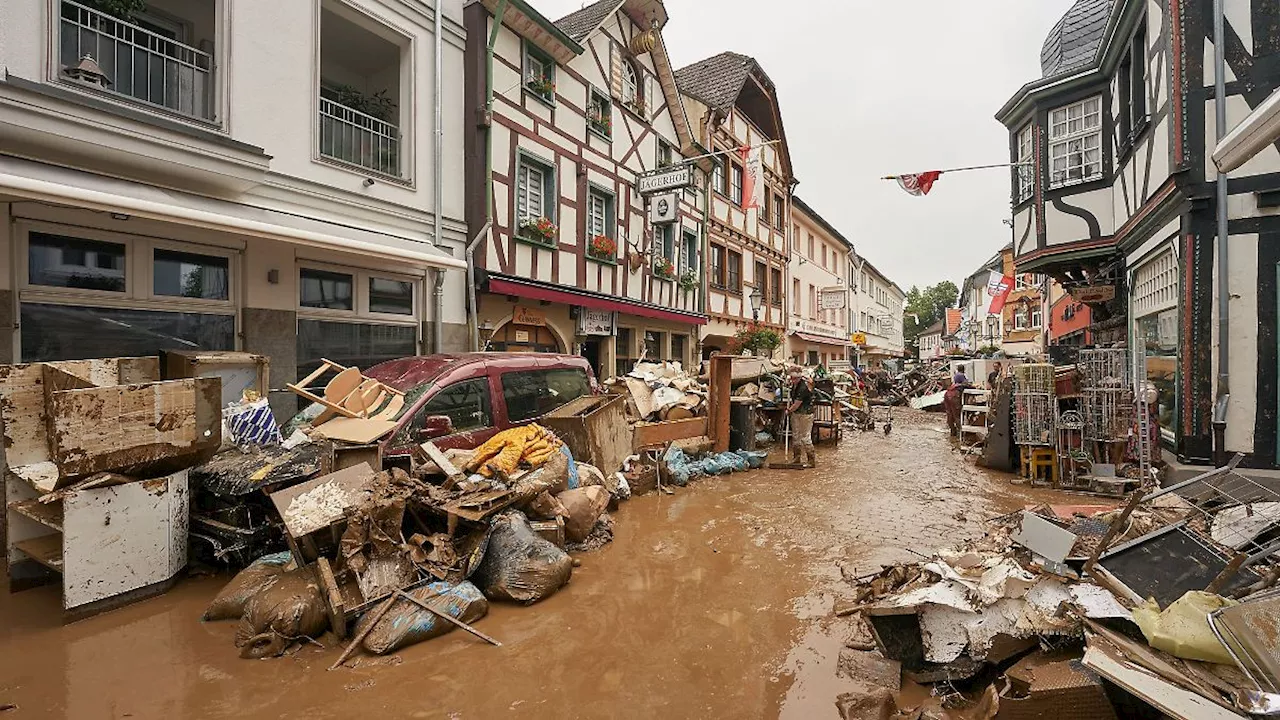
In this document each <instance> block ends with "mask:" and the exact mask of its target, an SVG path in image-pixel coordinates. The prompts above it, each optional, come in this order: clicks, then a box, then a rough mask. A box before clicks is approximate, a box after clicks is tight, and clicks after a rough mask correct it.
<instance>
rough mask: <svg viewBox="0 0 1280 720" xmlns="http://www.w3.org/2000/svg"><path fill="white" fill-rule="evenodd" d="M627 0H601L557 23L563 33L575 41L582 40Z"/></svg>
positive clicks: (566, 16)
mask: <svg viewBox="0 0 1280 720" xmlns="http://www.w3.org/2000/svg"><path fill="white" fill-rule="evenodd" d="M624 1H625V0H600V1H599V2H597V3H592V4H591V5H588V6H586V7H584V8H582V9H581V10H578V11H576V12H571V13H569V14H568V15H565V16H564V17H562V18H560V19H559V20H557V21H556V22H555V26H556V27H558V28H560V30H561V32H563V33H564V34H565V35H568V36H569V37H571V38H573V39H574V42H577V41H579V40H582V38H584V37H586V36H587V35H589V34H590V33H591V31H592V30H595V29H596V28H598V27H600V23H602V22H604V21H605V19H606V18H608V17H609V16H610V15H612V14H613V12H614V11H615V10H617V9H618V7H619V6H621V5H622V3H623V2H624Z"/></svg>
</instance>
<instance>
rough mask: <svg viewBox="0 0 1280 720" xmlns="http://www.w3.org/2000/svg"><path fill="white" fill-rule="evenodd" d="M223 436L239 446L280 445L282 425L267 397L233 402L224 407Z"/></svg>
mask: <svg viewBox="0 0 1280 720" xmlns="http://www.w3.org/2000/svg"><path fill="white" fill-rule="evenodd" d="M222 425H223V436H224V437H227V438H229V439H230V441H231V443H232V444H234V445H236V446H237V447H244V446H246V445H279V444H280V443H281V442H282V438H281V436H280V427H279V426H278V425H276V417H275V415H272V414H271V406H270V405H268V404H267V400H266V398H259V399H257V400H252V401H249V402H238V403H231V404H230V405H228V406H226V407H225V408H223V409H222Z"/></svg>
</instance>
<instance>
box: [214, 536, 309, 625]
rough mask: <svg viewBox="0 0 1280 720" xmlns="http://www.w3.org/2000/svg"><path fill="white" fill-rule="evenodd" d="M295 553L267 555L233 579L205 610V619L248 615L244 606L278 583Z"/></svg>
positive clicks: (233, 618)
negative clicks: (245, 613)
mask: <svg viewBox="0 0 1280 720" xmlns="http://www.w3.org/2000/svg"><path fill="white" fill-rule="evenodd" d="M291 562H293V553H291V552H289V551H288V550H285V551H283V552H278V553H272V554H270V555H263V556H262V557H260V558H258V559H257V560H254V561H253V562H252V563H249V566H248V567H246V568H245V569H243V570H241V571H240V572H238V573H236V576H235V577H233V578H231V582H228V583H227V584H226V585H225V586H223V588H222V591H221V592H219V593H218V596H217V597H215V598H214V599H213V602H211V603H209V607H208V608H207V609H206V610H205V611H204V616H203V618H202V619H204V620H236V619H238V618H240V617H241V616H242V615H244V606H245V605H246V604H248V602H249V600H250V599H252V598H253V596H254V595H257V594H258V593H260V592H262V591H263V590H264V589H266V588H268V587H271V586H272V585H273V584H275V581H276V579H277V578H279V577H280V576H281V575H282V574H284V571H285V570H286V569H288V566H289V563H291Z"/></svg>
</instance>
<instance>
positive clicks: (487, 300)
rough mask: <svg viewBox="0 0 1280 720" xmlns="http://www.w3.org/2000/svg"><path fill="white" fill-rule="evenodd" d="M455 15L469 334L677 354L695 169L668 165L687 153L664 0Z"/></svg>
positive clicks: (611, 352)
mask: <svg viewBox="0 0 1280 720" xmlns="http://www.w3.org/2000/svg"><path fill="white" fill-rule="evenodd" d="M499 12H501V13H502V17H501V19H500V20H495V14H497V13H499ZM464 14H465V21H466V28H467V38H468V62H467V70H466V83H467V87H468V104H469V105H470V110H471V112H472V113H473V114H472V115H471V116H470V117H472V118H474V119H475V122H474V123H473V127H472V130H471V131H470V132H469V139H468V147H467V156H468V164H467V196H468V204H467V216H468V219H469V223H470V226H471V228H472V232H473V233H479V235H478V236H477V238H476V239H475V242H476V243H477V245H476V248H475V253H476V254H475V263H476V266H477V268H478V272H477V290H478V291H479V292H478V316H477V317H478V324H479V333H478V336H479V339H480V340H481V341H485V342H486V344H487V347H488V348H489V349H492V350H507V351H532V352H569V353H580V354H582V355H584V356H586V357H587V358H588V360H589V361H590V362H591V363H592V364H593V366H594V367H595V368H596V371H597V373H598V374H599V375H601V376H602V377H609V376H611V375H613V374H615V373H621V372H626V371H627V370H629V369H630V366H631V365H633V364H634V363H635V361H636V360H638V359H642V358H647V359H651V360H676V361H680V362H683V363H689V362H692V361H693V360H694V358H696V357H697V355H698V349H697V342H698V327H699V325H701V324H703V323H705V321H706V316H705V314H704V313H703V303H704V300H705V295H704V293H703V290H702V287H703V275H702V272H701V269H700V268H701V265H702V244H703V215H704V209H705V189H704V188H705V184H706V178H705V176H704V175H703V173H702V171H701V170H699V169H697V167H696V166H695V165H694V164H686V163H684V162H683V160H684V158H685V157H686V156H692V155H695V154H698V151H697V149H696V148H695V147H694V145H693V136H692V134H691V132H690V129H689V123H688V120H687V118H686V114H685V111H684V108H683V106H682V103H681V97H680V94H679V92H678V90H677V87H676V83H675V77H674V75H673V74H672V68H671V66H670V62H669V59H668V57H667V52H666V47H665V45H664V43H663V40H662V28H663V26H664V25H665V24H666V22H667V11H666V9H665V7H664V6H663V3H662V2H661V0H601V2H597V3H595V4H592V5H589V6H587V7H585V8H583V9H582V10H580V11H578V12H575V13H573V14H571V15H569V16H567V17H564V18H562V19H560V20H559V21H556V22H551V21H550V20H548V19H547V18H546V17H544V16H543V15H542V14H540V13H539V12H538V11H537V10H536V9H534V8H533V7H531V6H530V5H529V4H528V3H527V2H525V1H524V0H509V1H504V0H473V2H471V3H470V4H468V6H467V7H466V10H465V13H464ZM495 23H497V24H498V28H497V30H496V34H495V31H494V24H495ZM491 39H492V42H493V45H492V47H493V50H492V59H491V60H490V59H489V58H488V52H489V42H490V40H491ZM490 83H491V85H490ZM490 91H491V92H492V93H493V103H492V113H491V114H490V113H486V112H485V108H486V107H488V100H487V93H488V92H490ZM663 169H665V170H667V172H666V174H665V175H663V177H660V178H657V180H658V182H657V183H656V184H654V183H650V184H649V185H647V186H646V192H645V193H642V192H641V187H640V184H641V183H640V179H641V178H644V177H649V178H653V177H655V173H656V172H657V171H660V170H663ZM490 178H491V182H490ZM654 187H657V188H659V189H660V190H662V192H652V193H650V192H648V190H650V189H652V188H654Z"/></svg>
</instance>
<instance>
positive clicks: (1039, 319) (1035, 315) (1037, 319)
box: [1031, 304, 1044, 328]
mask: <svg viewBox="0 0 1280 720" xmlns="http://www.w3.org/2000/svg"><path fill="white" fill-rule="evenodd" d="M1043 320H1044V311H1043V309H1042V308H1041V307H1040V305H1039V304H1036V305H1034V306H1032V308H1031V327H1033V328H1038V327H1040V326H1041V324H1042V323H1043Z"/></svg>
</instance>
